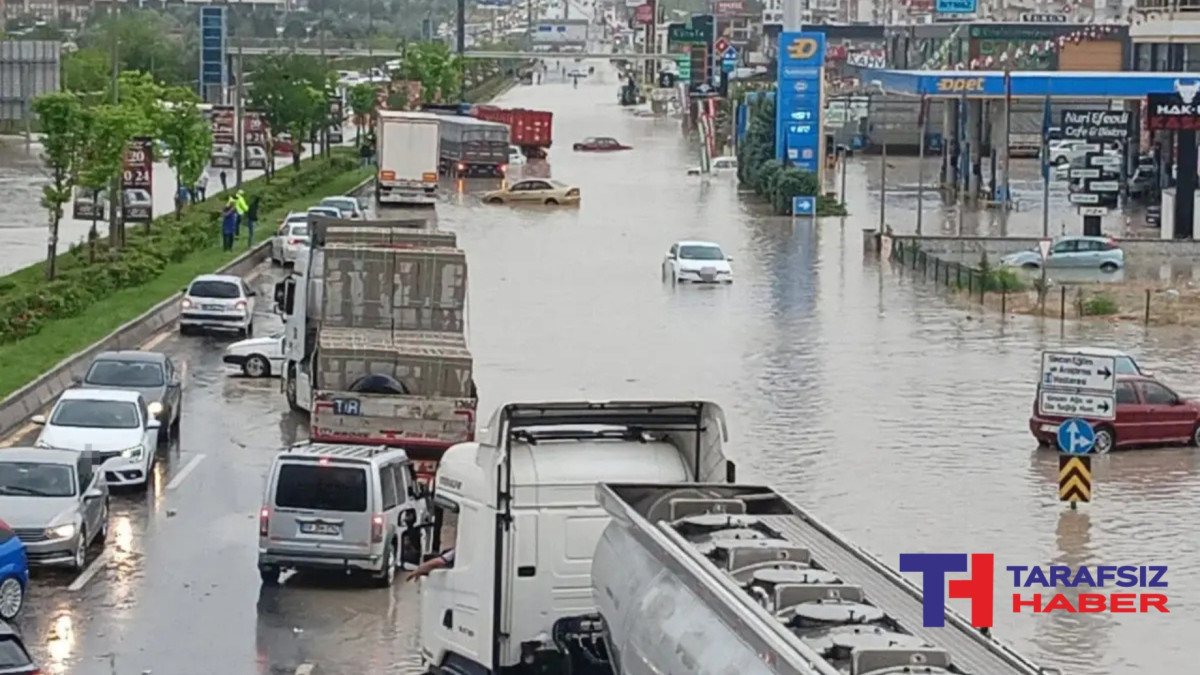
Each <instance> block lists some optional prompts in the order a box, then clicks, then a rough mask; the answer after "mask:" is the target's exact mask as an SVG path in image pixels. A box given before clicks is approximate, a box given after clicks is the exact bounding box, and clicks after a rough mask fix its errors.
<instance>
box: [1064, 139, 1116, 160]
mask: <svg viewBox="0 0 1200 675" xmlns="http://www.w3.org/2000/svg"><path fill="white" fill-rule="evenodd" d="M1089 144H1090V143H1089V142H1088V141H1081V140H1078V139H1059V140H1054V141H1050V142H1049V143H1048V144H1047V146H1046V149H1047V150H1049V151H1050V163H1051V164H1056V165H1057V164H1064V163H1066V162H1070V161H1071V160H1073V159H1075V158H1079V157H1083V156H1084V155H1086V154H1087V153H1088V152H1089V151H1087V150H1085V149H1084V147H1085V146H1086V145H1089ZM1100 154H1103V155H1110V156H1113V157H1117V156H1120V149H1119V147H1118V146H1117V145H1115V144H1112V143H1109V144H1107V145H1101V149H1100Z"/></svg>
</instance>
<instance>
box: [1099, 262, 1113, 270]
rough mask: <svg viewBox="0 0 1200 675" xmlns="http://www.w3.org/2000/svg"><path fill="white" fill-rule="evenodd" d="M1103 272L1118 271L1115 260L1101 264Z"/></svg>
mask: <svg viewBox="0 0 1200 675" xmlns="http://www.w3.org/2000/svg"><path fill="white" fill-rule="evenodd" d="M1100 271H1101V272H1116V271H1117V264H1116V263H1114V262H1106V263H1103V264H1101V265H1100Z"/></svg>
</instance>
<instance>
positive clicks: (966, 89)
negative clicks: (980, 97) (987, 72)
mask: <svg viewBox="0 0 1200 675" xmlns="http://www.w3.org/2000/svg"><path fill="white" fill-rule="evenodd" d="M984 82H985V80H984V78H982V77H941V78H938V81H937V93H939V94H970V93H976V94H981V93H983V88H984Z"/></svg>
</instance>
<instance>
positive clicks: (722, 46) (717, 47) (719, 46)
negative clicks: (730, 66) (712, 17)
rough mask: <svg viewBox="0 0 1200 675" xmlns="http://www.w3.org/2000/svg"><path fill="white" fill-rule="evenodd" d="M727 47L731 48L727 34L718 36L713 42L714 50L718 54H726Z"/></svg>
mask: <svg viewBox="0 0 1200 675" xmlns="http://www.w3.org/2000/svg"><path fill="white" fill-rule="evenodd" d="M726 49H729V40H727V39H725V36H721V37H719V38H717V41H716V42H714V43H713V51H714V53H716V54H724V53H725V50H726Z"/></svg>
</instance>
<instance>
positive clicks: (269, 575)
mask: <svg viewBox="0 0 1200 675" xmlns="http://www.w3.org/2000/svg"><path fill="white" fill-rule="evenodd" d="M258 578H259V579H262V582H263V584H264V585H266V586H275V585H277V584H278V583H279V568H278V567H275V566H274V565H264V566H262V567H260V568H258Z"/></svg>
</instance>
